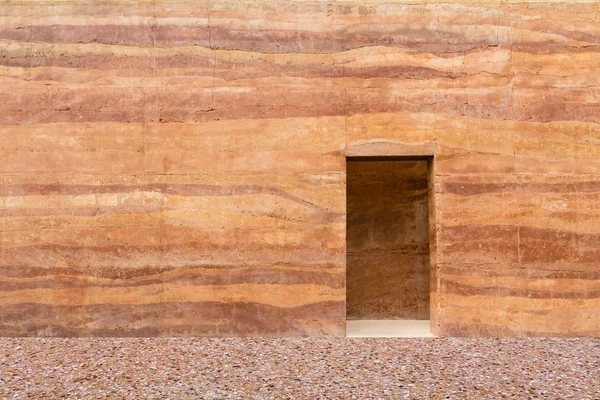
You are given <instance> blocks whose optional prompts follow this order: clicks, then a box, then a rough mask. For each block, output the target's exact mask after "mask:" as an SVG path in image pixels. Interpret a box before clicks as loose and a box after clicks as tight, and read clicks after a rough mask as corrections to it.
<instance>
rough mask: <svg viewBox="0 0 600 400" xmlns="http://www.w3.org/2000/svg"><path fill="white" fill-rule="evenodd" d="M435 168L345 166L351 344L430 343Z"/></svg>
mask: <svg viewBox="0 0 600 400" xmlns="http://www.w3.org/2000/svg"><path fill="white" fill-rule="evenodd" d="M432 161H433V160H432V158H431V157H352V158H347V163H346V185H347V187H346V189H347V190H346V320H347V328H346V329H347V336H390V337H394V336H398V337H402V336H405V337H406V336H413V337H414V336H417V337H419V336H420V337H422V336H431V331H430V327H429V319H430V275H431V273H430V246H429V241H430V236H429V196H430V191H431V185H430V184H429V181H430V179H429V175H430V168H431V164H432Z"/></svg>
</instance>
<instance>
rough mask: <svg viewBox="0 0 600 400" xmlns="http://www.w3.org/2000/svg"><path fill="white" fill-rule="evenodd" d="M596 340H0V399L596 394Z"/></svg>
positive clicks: (599, 389)
mask: <svg viewBox="0 0 600 400" xmlns="http://www.w3.org/2000/svg"><path fill="white" fill-rule="evenodd" d="M599 371H600V340H598V339H521V340H518V339H502V340H500V339H0V398H2V399H4V398H9V399H11V398H35V399H41V398H59V397H63V398H86V399H88V398H107V399H115V398H172V399H180V398H207V399H229V398H260V399H263V398H264V399H271V398H294V399H304V398H306V399H314V398H327V399H331V398H343V399H352V398H357V399H368V398H373V399H375V398H382V399H388V398H394V399H396V398H398V399H446V398H450V399H467V398H468V399H497V398H511V399H515V398H516V399H528V398H529V399H544V398H545V399H568V398H573V399H597V398H600V386H599V385H600V382H599V379H598V378H599Z"/></svg>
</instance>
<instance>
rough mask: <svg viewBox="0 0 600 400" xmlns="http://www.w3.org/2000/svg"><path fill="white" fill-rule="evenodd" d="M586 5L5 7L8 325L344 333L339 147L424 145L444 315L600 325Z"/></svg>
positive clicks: (437, 295)
mask: <svg viewBox="0 0 600 400" xmlns="http://www.w3.org/2000/svg"><path fill="white" fill-rule="evenodd" d="M599 63H600V5H599V4H597V3H594V2H581V3H578V2H574V1H565V2H543V1H535V2H534V1H521V2H512V1H509V2H506V1H502V2H500V1H489V2H485V3H473V2H466V1H465V2H463V3H460V2H456V1H448V2H444V3H436V2H429V1H405V2H401V1H396V0H389V1H379V0H372V1H362V0H357V1H327V2H326V1H265V0H255V1H235V0H205V1H203V0H193V1H192V0H190V1H159V0H157V1H115V2H111V1H102V2H92V1H45V0H44V1H42V0H39V1H38V0H33V1H2V2H0V85H1V88H2V90H1V92H0V249H1V250H0V334H1V335H15V336H44V335H53V336H54V335H73V336H87V335H92V336H103V335H118V336H122V335H125V336H128V335H132V336H135V335H157V336H159V335H160V336H181V335H270V336H288V335H333V336H341V335H344V329H345V319H346V312H345V295H346V293H345V290H346V289H345V273H346V259H345V258H346V252H345V229H346V226H345V222H346V220H345V218H346V211H345V207H346V202H345V170H346V166H345V157H346V156H360V155H369V156H377V155H379V156H380V155H432V156H434V162H433V170H432V177H433V185H434V195H433V198H434V202H432V204H431V207H432V212H433V214H430V216H433V217H434V218H433V221H434V227H435V229H433V230H432V242H431V246H432V247H431V249H432V257H431V268H432V275H431V279H432V294H431V314H432V315H431V316H432V321H433V330H434V332H435V333H436V334H438V335H505V336H538V335H552V336H580V335H590V336H598V335H600V318H598V315H599V314H600V245H599V243H600V179H599V178H600V106H599V105H600V68H599V67H600V65H599Z"/></svg>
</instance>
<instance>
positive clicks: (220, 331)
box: [0, 301, 345, 336]
mask: <svg viewBox="0 0 600 400" xmlns="http://www.w3.org/2000/svg"><path fill="white" fill-rule="evenodd" d="M0 310H1V312H2V315H3V319H2V321H0V332H2V334H3V335H4V336H37V335H43V336H206V335H208V336H217V335H218V336H233V335H235V336H248V335H262V336H265V335H273V336H325V335H333V336H340V335H343V333H344V331H343V328H339V326H342V325H343V321H344V320H345V307H344V302H343V301H342V302H324V303H314V304H310V305H307V306H301V307H293V308H278V307H273V306H268V305H263V304H256V303H237V302H234V303H220V302H219V303H216V302H201V303H165V304H150V305H135V306H131V305H118V304H102V305H94V306H81V307H74V306H51V305H45V304H31V303H26V304H19V305H15V306H9V307H2V308H0ZM32 315H35V319H32V318H31V316H32ZM159 319H160V320H162V322H160V323H158V320H159ZM92 326H93V328H92Z"/></svg>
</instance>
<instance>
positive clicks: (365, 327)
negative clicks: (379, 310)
mask: <svg viewBox="0 0 600 400" xmlns="http://www.w3.org/2000/svg"><path fill="white" fill-rule="evenodd" d="M346 337H349V338H359V337H379V338H394V337H397V338H432V337H435V336H434V335H433V334H432V333H431V328H430V323H429V321H428V320H355V321H346Z"/></svg>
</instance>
